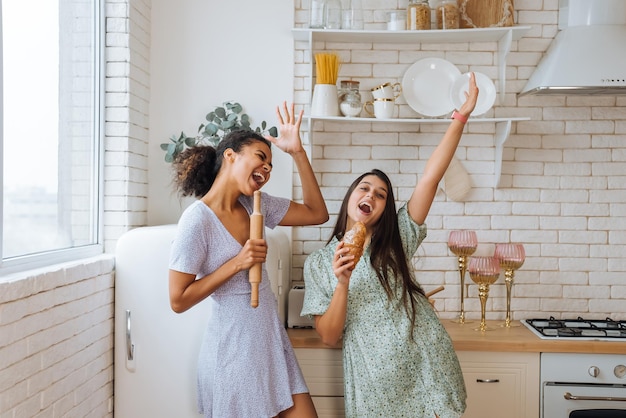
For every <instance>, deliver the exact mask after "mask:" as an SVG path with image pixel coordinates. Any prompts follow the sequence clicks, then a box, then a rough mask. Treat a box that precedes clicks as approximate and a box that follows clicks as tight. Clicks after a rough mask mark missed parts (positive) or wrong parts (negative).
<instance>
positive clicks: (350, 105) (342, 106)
mask: <svg viewBox="0 0 626 418" xmlns="http://www.w3.org/2000/svg"><path fill="white" fill-rule="evenodd" d="M360 85H361V83H360V82H358V81H354V80H341V83H340V86H341V87H340V89H339V110H340V111H341V114H342V115H344V116H346V117H351V118H354V117H357V116H359V115H360V114H361V108H362V107H363V105H362V104H361V93H359V86H360Z"/></svg>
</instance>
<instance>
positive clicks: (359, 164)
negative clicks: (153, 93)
mask: <svg viewBox="0 0 626 418" xmlns="http://www.w3.org/2000/svg"><path fill="white" fill-rule="evenodd" d="M405 6H406V1H385V2H378V1H376V2H374V1H363V8H364V16H365V22H366V24H365V26H366V29H368V28H369V29H383V28H384V27H385V21H386V20H385V19H386V10H389V9H396V8H398V9H401V8H404V7H405ZM307 7H308V2H307V1H305V0H303V1H302V2H296V10H295V18H296V24H297V26H300V27H305V26H306V24H307V19H308V10H307ZM515 8H516V13H515V21H516V24H518V25H523V26H530V27H531V28H530V30H529V31H528V32H526V33H525V34H524V36H523V37H522V38H521V39H520V40H519V41H514V42H513V44H512V47H511V52H510V54H509V55H508V58H507V68H506V94H505V98H504V101H503V102H502V103H498V102H496V105H495V106H494V108H493V109H491V110H490V111H489V112H488V113H487V114H486V115H485V116H487V117H524V118H530V120H529V121H520V122H514V123H513V125H512V131H511V135H510V138H509V139H508V141H507V142H506V143H505V145H504V151H503V162H502V176H501V178H500V184H499V187H494V172H495V162H494V161H495V156H496V149H495V144H494V133H495V129H496V128H495V123H471V122H470V123H469V124H468V126H467V127H466V130H465V134H464V136H463V139H462V141H461V144H460V146H459V148H458V152H457V154H456V156H457V157H458V159H459V160H460V161H461V163H462V164H463V166H464V167H465V168H466V170H467V171H468V173H469V176H470V179H471V182H472V190H471V192H470V193H469V194H468V195H467V196H466V197H465V198H464V199H463V201H454V200H452V199H450V198H449V197H447V196H446V194H445V193H444V191H440V192H439V193H438V194H437V197H436V199H435V202H434V204H433V206H432V209H431V211H430V215H429V217H428V219H427V224H428V227H429V235H428V238H427V239H426V241H425V242H424V244H423V245H422V246H421V248H420V249H419V250H418V253H417V254H416V255H415V258H414V260H413V261H414V265H415V268H416V275H417V278H418V280H419V282H420V283H421V284H422V285H423V287H424V288H425V289H426V290H427V291H428V290H430V289H434V288H435V287H437V286H439V285H441V284H443V285H445V288H446V289H445V290H444V291H443V292H441V293H439V294H438V295H437V296H436V300H437V302H436V307H437V309H438V310H439V312H440V316H441V317H443V318H453V317H455V316H456V314H457V313H458V310H459V306H460V300H459V295H460V290H459V287H460V286H459V273H458V270H457V268H458V267H457V260H456V257H455V256H454V255H453V254H452V253H451V252H450V251H449V250H448V248H447V244H446V242H447V238H448V234H449V232H450V231H451V230H453V229H473V230H476V232H477V235H478V240H479V248H478V250H477V253H476V254H481V255H487V254H492V253H493V249H494V246H495V243H497V242H520V243H523V244H524V246H525V250H526V255H527V258H526V262H525V263H524V265H523V266H522V268H521V269H520V270H519V271H518V272H517V273H516V275H515V284H514V286H513V300H512V310H513V317H514V319H521V318H528V317H544V316H546V315H548V314H549V315H558V316H562V317H566V316H574V317H576V316H578V315H582V316H584V317H590V318H591V317H594V318H604V317H606V316H610V317H612V318H613V319H624V318H626V282H624V276H625V275H626V259H625V258H624V254H626V233H625V229H626V190H625V189H626V174H625V173H626V97H615V96H613V97H611V96H595V97H592V96H578V97H577V96H554V97H539V96H527V97H522V98H518V97H517V94H516V93H517V92H519V91H520V90H521V89H522V87H523V86H524V85H525V83H526V80H527V79H528V77H529V76H530V74H532V71H533V69H534V67H535V66H536V64H537V63H538V62H539V60H540V58H541V56H542V54H543V52H544V51H545V50H546V49H547V47H548V45H549V44H550V41H551V40H552V38H553V37H554V35H555V34H556V32H557V24H558V2H557V1H541V0H516V1H515ZM295 49H296V51H295V52H296V53H295V60H296V61H295V63H294V65H295V71H294V72H295V74H296V81H295V83H294V85H295V88H296V91H295V92H294V97H295V100H296V102H297V103H299V104H300V105H301V106H303V107H305V108H308V104H309V103H310V91H309V87H310V85H311V79H310V74H311V67H310V58H309V57H310V51H309V49H308V43H307V42H300V41H298V42H296V43H295ZM314 51H315V52H318V51H334V52H337V53H338V54H339V55H340V56H341V59H342V66H341V69H340V73H339V80H342V79H350V78H352V79H355V80H358V81H360V83H361V93H362V96H363V100H364V101H365V100H371V95H370V91H369V89H370V88H371V87H374V86H376V85H378V84H380V83H383V82H387V81H391V82H399V81H402V77H403V75H404V73H405V71H406V70H407V68H408V67H409V66H410V65H411V64H413V63H414V62H416V61H417V60H419V59H422V58H426V57H439V58H444V59H446V60H448V61H451V62H452V63H454V64H455V65H456V66H457V67H458V68H459V70H460V71H461V72H466V71H478V72H482V73H484V74H486V75H488V76H489V77H491V78H492V79H493V80H497V78H498V68H497V63H498V57H497V52H496V51H497V45H496V44H495V42H494V43H489V42H487V43H453V44H448V43H442V44H432V43H429V44H423V45H421V44H419V43H416V44H389V43H376V42H373V43H339V42H326V43H316V44H315V45H314ZM581 58H582V59H584V57H581ZM496 85H497V83H496ZM397 103H398V106H397V107H398V109H397V112H398V113H396V114H399V115H400V116H402V117H411V116H417V115H416V114H415V113H414V112H412V110H411V109H410V108H409V107H408V106H407V105H406V102H405V101H404V100H403V98H400V99H399V100H398V101H397ZM362 116H367V115H366V114H365V113H363V114H362ZM445 127H446V125H445V124H444V125H439V124H415V125H412V124H393V123H385V124H380V123H377V124H374V123H372V124H370V123H358V124H354V123H353V124H351V123H346V122H323V123H322V122H316V123H315V124H314V126H313V135H310V136H309V137H308V141H309V144H310V146H311V149H312V152H311V155H312V162H313V166H314V169H315V170H316V172H317V175H318V179H319V180H320V182H321V186H322V191H323V194H324V196H325V197H326V199H327V203H328V207H329V210H330V212H331V220H330V221H329V222H328V223H327V224H325V225H323V226H322V227H315V228H311V227H307V228H298V229H296V230H295V231H294V259H293V266H294V272H293V279H294V281H295V282H299V281H300V280H302V265H303V264H304V260H305V258H306V256H307V255H308V254H309V253H311V252H312V251H314V250H315V249H316V248H319V247H320V246H322V245H323V244H324V243H325V241H326V240H327V239H328V237H329V235H330V232H331V228H332V225H333V222H334V220H335V215H336V213H337V211H338V209H339V206H340V204H341V200H342V198H343V196H344V193H345V190H346V188H347V187H348V185H349V184H350V183H351V182H352V180H354V178H355V177H356V176H357V175H359V174H361V173H362V172H364V171H366V170H369V169H371V168H375V167H376V168H380V169H382V170H384V171H385V172H387V174H389V175H390V177H391V178H392V181H393V182H394V185H395V186H396V190H395V195H396V198H397V199H398V200H399V201H405V200H406V199H408V198H409V196H410V193H411V190H412V187H413V186H414V184H415V182H416V181H417V179H418V177H419V173H421V171H422V169H423V167H424V164H425V162H426V160H427V158H428V157H429V155H430V153H431V152H432V149H433V148H434V147H435V146H436V144H437V143H438V141H439V139H440V138H441V136H442V134H443V131H444V129H445ZM300 194H301V193H300V191H299V189H298V187H297V186H296V188H295V190H294V196H296V197H297V196H299V195H300ZM466 283H472V282H471V280H470V279H469V277H467V278H466ZM503 283H504V280H503V279H501V280H500V281H499V282H498V283H497V284H495V285H493V286H492V287H491V292H490V298H489V301H488V304H487V318H488V319H504V316H505V311H506V298H505V295H506V291H505V286H504V284H503ZM465 309H466V311H467V312H468V315H467V316H468V317H470V318H478V317H479V315H480V303H479V300H478V297H477V289H476V286H475V285H473V284H472V285H471V286H470V290H469V299H467V300H466V303H465Z"/></svg>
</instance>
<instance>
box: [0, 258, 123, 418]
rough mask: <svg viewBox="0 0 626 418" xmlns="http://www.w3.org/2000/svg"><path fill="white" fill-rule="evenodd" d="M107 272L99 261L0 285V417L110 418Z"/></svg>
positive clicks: (107, 263)
mask: <svg viewBox="0 0 626 418" xmlns="http://www.w3.org/2000/svg"><path fill="white" fill-rule="evenodd" d="M113 267H114V260H113V257H111V256H100V257H95V258H91V259H86V260H81V261H80V262H76V263H67V264H64V265H59V266H56V268H54V269H46V270H45V271H44V270H41V271H33V272H30V273H29V274H28V275H27V276H26V275H24V274H15V275H13V276H12V277H5V278H3V281H2V282H1V283H0V335H2V339H1V340H0V370H1V371H2V373H0V377H1V378H0V416H1V417H7V418H8V417H94V418H95V417H98V418H99V417H112V416H113V415H112V410H113V297H114V291H113V273H112V271H113Z"/></svg>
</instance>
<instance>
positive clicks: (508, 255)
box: [493, 243, 526, 328]
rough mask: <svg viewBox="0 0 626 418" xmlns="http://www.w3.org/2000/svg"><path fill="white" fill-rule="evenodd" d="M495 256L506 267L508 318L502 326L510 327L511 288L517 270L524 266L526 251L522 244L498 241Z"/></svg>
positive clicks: (501, 265)
mask: <svg viewBox="0 0 626 418" xmlns="http://www.w3.org/2000/svg"><path fill="white" fill-rule="evenodd" d="M493 255H494V257H496V258H497V259H498V260H500V267H501V268H503V269H504V284H505V285H506V319H505V320H504V324H503V325H502V326H504V327H507V328H510V327H512V326H518V325H512V324H511V289H512V288H513V279H514V276H515V270H517V269H519V268H520V267H522V265H523V264H524V260H525V259H526V253H525V251H524V246H523V245H522V244H516V243H498V244H496V249H495V251H494V254H493Z"/></svg>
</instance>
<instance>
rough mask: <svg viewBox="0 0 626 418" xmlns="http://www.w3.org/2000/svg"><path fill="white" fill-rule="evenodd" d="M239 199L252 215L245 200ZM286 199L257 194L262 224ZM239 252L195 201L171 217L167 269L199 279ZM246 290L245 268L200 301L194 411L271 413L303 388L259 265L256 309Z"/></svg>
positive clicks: (261, 417)
mask: <svg viewBox="0 0 626 418" xmlns="http://www.w3.org/2000/svg"><path fill="white" fill-rule="evenodd" d="M239 201H240V203H241V204H242V205H243V206H244V207H245V208H246V210H247V211H248V213H252V209H253V199H252V197H248V196H242V197H240V198H239ZM289 204H290V201H289V200H288V199H283V198H280V197H274V196H270V195H268V194H266V193H263V194H262V199H261V212H262V213H263V215H264V221H265V226H266V227H268V228H270V229H273V228H274V227H275V226H276V225H278V223H279V222H280V221H281V219H282V218H283V216H284V215H285V213H287V210H288V209H289ZM239 251H241V244H239V242H238V241H237V240H236V239H235V238H234V237H233V236H232V235H231V234H230V232H228V230H227V229H226V228H225V227H224V225H223V224H222V223H221V222H220V220H219V218H218V217H217V216H216V215H215V213H214V212H213V211H212V210H211V209H210V208H209V207H208V206H207V205H205V204H204V203H203V202H202V201H199V200H198V201H196V202H194V203H192V204H191V205H190V206H189V207H188V208H187V209H186V210H185V212H184V213H183V215H182V216H181V218H180V220H179V222H178V231H177V235H176V238H175V239H174V242H173V244H172V250H171V256H170V268H171V269H173V270H177V271H182V272H186V273H191V274H195V275H197V277H203V276H205V275H207V274H209V273H211V272H213V271H215V270H216V269H217V268H219V267H220V266H221V265H222V264H224V263H225V262H226V261H228V260H230V259H231V258H233V257H234V256H235V255H237V254H238V253H239ZM250 293H251V291H250V283H249V281H248V270H244V271H241V272H239V273H237V274H235V275H234V276H233V277H232V278H231V279H230V280H229V281H228V282H226V283H224V284H223V285H222V286H221V287H220V288H219V289H217V290H216V291H215V292H214V293H213V294H212V295H211V296H209V297H208V298H206V299H205V300H203V301H202V302H200V303H203V304H209V306H210V315H209V317H208V318H207V326H206V330H205V333H204V337H203V339H202V344H201V347H200V353H199V356H198V410H199V412H200V413H201V414H203V415H204V416H205V417H206V418H211V417H213V418H225V417H242V418H244V417H245V418H268V417H274V416H277V415H278V414H279V413H280V412H281V411H284V410H286V409H288V408H290V407H291V406H292V405H293V398H292V395H294V394H298V393H305V392H308V391H309V390H308V388H307V386H306V383H305V381H304V377H303V375H302V372H301V370H300V366H299V365H298V361H297V359H296V357H295V353H294V351H293V348H292V346H291V342H290V341H289V337H288V336H287V331H286V330H285V327H284V325H283V324H282V321H281V320H280V317H279V316H278V308H277V303H276V298H275V297H274V294H273V293H272V289H271V285H270V282H269V277H268V274H267V269H266V268H265V264H263V277H262V280H261V284H260V286H259V306H258V307H256V308H252V307H251V306H250ZM192 309H193V308H192ZM171 361H176V360H175V359H171Z"/></svg>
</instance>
